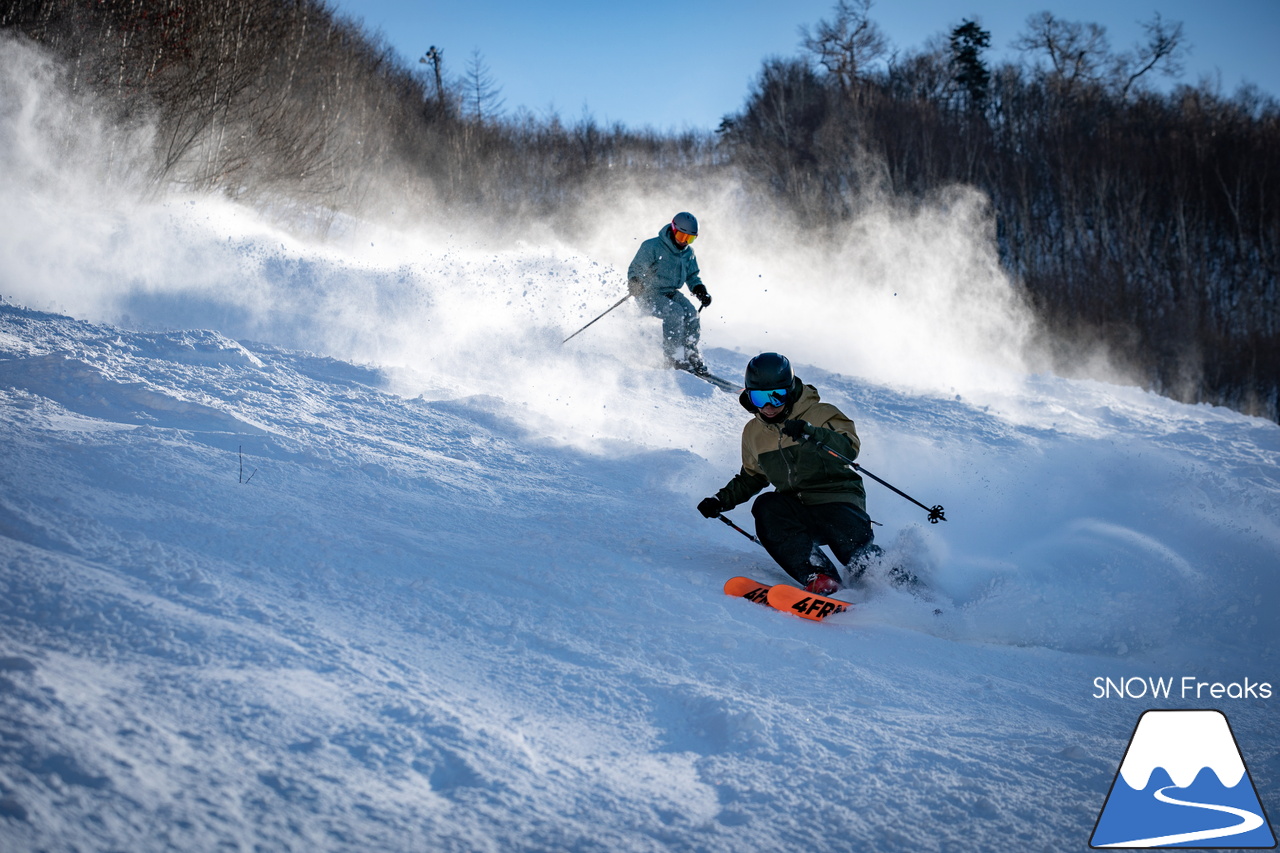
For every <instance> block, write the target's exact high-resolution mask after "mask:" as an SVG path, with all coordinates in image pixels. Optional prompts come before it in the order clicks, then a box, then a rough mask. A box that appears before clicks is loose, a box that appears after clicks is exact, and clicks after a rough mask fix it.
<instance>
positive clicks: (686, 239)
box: [671, 228, 698, 243]
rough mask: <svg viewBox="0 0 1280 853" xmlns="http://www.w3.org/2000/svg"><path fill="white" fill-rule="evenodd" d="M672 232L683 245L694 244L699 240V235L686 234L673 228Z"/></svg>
mask: <svg viewBox="0 0 1280 853" xmlns="http://www.w3.org/2000/svg"><path fill="white" fill-rule="evenodd" d="M671 232H672V233H673V234H675V236H676V239H677V240H678V241H680V242H681V243H692V242H693V241H694V240H697V239H698V235H697V234H686V233H684V232H683V231H681V230H680V229H679V228H672V229H671Z"/></svg>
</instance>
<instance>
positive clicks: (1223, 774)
mask: <svg viewBox="0 0 1280 853" xmlns="http://www.w3.org/2000/svg"><path fill="white" fill-rule="evenodd" d="M1089 846H1090V847H1092V848H1095V849H1096V848H1126V847H1127V848H1139V847H1140V848H1153V847H1195V848H1216V847H1229V848H1232V849H1242V848H1244V849H1261V848H1272V847H1275V846H1276V838H1275V835H1274V834H1272V832H1271V825H1270V824H1269V823H1268V822H1267V816H1266V813H1265V812H1264V811H1263V809H1262V803H1261V801H1259V799H1258V792H1257V790H1256V789H1255V788H1254V787H1253V779H1252V778H1251V777H1250V776H1249V770H1248V768H1246V767H1245V765H1244V757H1243V756H1242V755H1241V753H1240V747H1239V746H1238V745H1237V743H1236V739H1235V735H1234V734H1233V733H1232V731H1231V725H1230V724H1229V723H1228V722H1227V718H1226V716H1225V715H1224V714H1222V712H1220V711H1147V712H1146V713H1144V714H1143V715H1142V716H1141V717H1140V718H1139V719H1138V725H1137V727H1135V728H1134V730H1133V736H1132V737H1131V738H1129V747H1128V749H1126V750H1125V754H1124V759H1123V760H1122V761H1121V762H1120V769H1119V770H1118V771H1117V772H1116V778H1115V780H1114V781H1113V782H1112V783H1111V790H1110V791H1109V792H1108V793H1107V800H1106V802H1105V803H1104V804H1103V806H1102V811H1101V812H1100V813H1099V814H1098V821H1097V823H1096V824H1095V825H1094V828H1093V838H1092V839H1091V840H1090V842H1089Z"/></svg>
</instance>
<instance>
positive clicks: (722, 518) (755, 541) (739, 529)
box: [716, 514, 761, 545]
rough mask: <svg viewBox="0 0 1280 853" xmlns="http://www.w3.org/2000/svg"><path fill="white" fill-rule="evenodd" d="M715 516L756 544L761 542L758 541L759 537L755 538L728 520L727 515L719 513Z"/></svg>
mask: <svg viewBox="0 0 1280 853" xmlns="http://www.w3.org/2000/svg"><path fill="white" fill-rule="evenodd" d="M716 518H718V519H720V520H721V521H723V522H724V523H725V524H727V525H729V526H730V527H732V528H733V529H734V530H736V531H738V532H739V533H741V534H742V535H743V536H745V537H747V538H748V539H750V540H751V541H752V542H754V543H756V544H757V545H760V544H761V542H760V540H759V539H757V538H756V537H754V536H752V535H751V534H750V533H748V532H747V531H745V530H743V529H742V528H741V527H739V526H738V525H736V524H734V523H733V522H732V521H730V520H729V519H728V518H727V517H725V516H724V515H723V514H721V515H717V516H716Z"/></svg>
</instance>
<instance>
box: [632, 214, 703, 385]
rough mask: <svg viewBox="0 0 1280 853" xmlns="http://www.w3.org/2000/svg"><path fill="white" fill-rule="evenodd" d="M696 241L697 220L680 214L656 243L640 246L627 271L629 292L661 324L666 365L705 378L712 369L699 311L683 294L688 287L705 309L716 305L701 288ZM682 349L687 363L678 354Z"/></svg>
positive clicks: (650, 240) (665, 228) (650, 241)
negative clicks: (702, 348) (703, 347)
mask: <svg viewBox="0 0 1280 853" xmlns="http://www.w3.org/2000/svg"><path fill="white" fill-rule="evenodd" d="M697 237H698V220H697V219H695V218H694V216H693V214H692V213H677V214H676V215H675V217H674V218H673V219H672V220H671V222H670V224H668V225H664V226H663V228H662V230H661V231H659V232H658V236H657V237H651V238H650V239H648V240H645V241H644V242H643V243H641V244H640V249H639V251H637V252H636V256H635V258H634V259H633V260H632V261H631V265H630V266H629V267H627V289H628V290H629V291H630V293H631V295H632V296H634V297H635V298H636V301H637V302H638V303H640V307H642V308H644V309H645V310H646V311H648V312H649V313H650V314H652V315H653V316H655V317H657V318H658V319H660V320H662V353H663V355H665V356H666V357H667V364H668V365H670V366H671V367H677V368H680V369H682V370H688V371H691V372H693V373H699V374H705V373H706V372H707V366H706V364H705V363H704V362H703V360H702V354H701V353H700V352H698V338H699V336H700V334H701V324H700V323H699V322H698V311H696V310H694V307H693V305H692V304H691V303H690V302H689V300H688V299H686V298H685V296H684V294H683V293H681V292H680V288H681V287H684V286H685V285H688V287H689V292H690V293H692V294H693V295H694V296H695V297H697V299H698V302H700V303H701V304H702V307H703V308H706V307H707V306H708V305H710V304H711V294H709V293H707V288H706V286H705V285H703V283H702V277H701V271H700V270H699V269H698V259H697V258H696V257H695V256H694V254H693V241H694V240H696V239H697ZM699 310H701V309H699ZM681 348H683V349H684V356H683V358H681V357H680V356H679V354H678V351H679V350H680V349H681Z"/></svg>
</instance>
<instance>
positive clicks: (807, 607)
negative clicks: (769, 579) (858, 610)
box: [767, 584, 853, 622]
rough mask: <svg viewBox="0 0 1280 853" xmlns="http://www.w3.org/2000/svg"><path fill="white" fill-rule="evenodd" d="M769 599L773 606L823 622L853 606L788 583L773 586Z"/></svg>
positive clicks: (804, 617) (785, 611)
mask: <svg viewBox="0 0 1280 853" xmlns="http://www.w3.org/2000/svg"><path fill="white" fill-rule="evenodd" d="M767 600H768V602H769V605H770V606H771V607H774V608H776V609H778V610H781V611H783V612H784V613H791V614H793V615H795V616H799V617H801V618H803V619H810V620H812V621H814V622H821V621H822V620H824V619H826V618H827V617H828V616H834V615H836V614H837V613H844V612H845V611H847V610H849V609H851V608H852V607H853V605H852V604H850V603H849V602H847V601H841V600H840V599H838V598H828V597H827V596H825V595H816V594H815V593H812V592H805V591H804V590H803V589H800V588H799V587H794V586H789V585H787V584H778V585H777V586H774V587H771V588H770V589H769V594H768V597H767Z"/></svg>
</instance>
